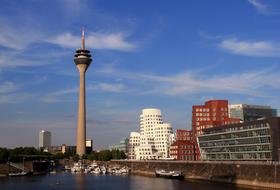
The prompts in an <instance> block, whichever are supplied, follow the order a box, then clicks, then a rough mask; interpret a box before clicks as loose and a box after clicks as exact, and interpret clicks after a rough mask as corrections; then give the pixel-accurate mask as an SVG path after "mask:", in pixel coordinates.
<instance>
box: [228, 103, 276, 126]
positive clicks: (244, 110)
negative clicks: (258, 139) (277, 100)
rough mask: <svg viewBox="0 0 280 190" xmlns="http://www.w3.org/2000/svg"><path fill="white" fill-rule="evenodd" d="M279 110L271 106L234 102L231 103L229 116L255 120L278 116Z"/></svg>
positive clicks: (245, 120)
mask: <svg viewBox="0 0 280 190" xmlns="http://www.w3.org/2000/svg"><path fill="white" fill-rule="evenodd" d="M276 116H277V110H276V109H273V108H271V107H270V106H261V105H249V104H232V105H229V117H231V118H239V119H240V120H241V121H242V122H247V121H254V120H257V119H261V118H270V117H276Z"/></svg>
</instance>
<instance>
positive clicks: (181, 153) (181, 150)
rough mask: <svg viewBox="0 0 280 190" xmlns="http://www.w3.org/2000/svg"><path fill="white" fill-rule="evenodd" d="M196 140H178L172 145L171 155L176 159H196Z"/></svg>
mask: <svg viewBox="0 0 280 190" xmlns="http://www.w3.org/2000/svg"><path fill="white" fill-rule="evenodd" d="M194 148H195V146H194V142H193V141H190V140H177V141H175V142H174V143H173V144H172V145H171V147H170V157H171V158H174V159H175V160H194V155H195V154H194V153H195V149H194Z"/></svg>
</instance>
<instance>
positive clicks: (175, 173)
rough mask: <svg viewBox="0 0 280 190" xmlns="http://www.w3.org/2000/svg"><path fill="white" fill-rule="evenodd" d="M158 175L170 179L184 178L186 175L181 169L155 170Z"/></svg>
mask: <svg viewBox="0 0 280 190" xmlns="http://www.w3.org/2000/svg"><path fill="white" fill-rule="evenodd" d="M155 174H156V177H164V178H170V179H184V175H183V173H182V172H181V171H167V170H162V169H160V170H155Z"/></svg>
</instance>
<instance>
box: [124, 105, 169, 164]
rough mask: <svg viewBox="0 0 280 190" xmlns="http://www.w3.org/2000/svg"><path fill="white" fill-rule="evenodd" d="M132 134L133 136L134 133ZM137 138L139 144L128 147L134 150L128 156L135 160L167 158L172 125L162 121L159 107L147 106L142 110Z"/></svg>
mask: <svg viewBox="0 0 280 190" xmlns="http://www.w3.org/2000/svg"><path fill="white" fill-rule="evenodd" d="M133 135H134V138H135V137H136V135H135V134H133ZM137 137H139V136H137ZM139 140H140V141H139V146H133V149H132V148H131V147H130V149H131V151H130V152H132V150H134V155H133V156H130V158H135V159H137V160H138V159H140V160H142V159H159V158H169V156H170V154H169V150H170V145H171V141H172V126H171V125H170V124H168V123H163V121H162V115H161V111H160V110H159V109H154V108H149V109H143V110H142V113H141V115H140V139H139ZM137 143H138V142H137ZM130 144H131V139H130ZM130 146H131V145H130ZM129 155H130V154H129Z"/></svg>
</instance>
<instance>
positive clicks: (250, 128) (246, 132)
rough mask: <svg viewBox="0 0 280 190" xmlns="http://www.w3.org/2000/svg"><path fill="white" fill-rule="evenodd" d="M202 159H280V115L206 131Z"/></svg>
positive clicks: (202, 142)
mask: <svg viewBox="0 0 280 190" xmlns="http://www.w3.org/2000/svg"><path fill="white" fill-rule="evenodd" d="M198 144H199V148H200V152H201V159H202V160H244V161H250V160H251V161H279V157H280V117H272V118H268V119H263V120H255V121H250V122H244V123H238V124H231V125H225V126H220V127H214V128H209V129H205V130H203V134H201V135H199V136H198Z"/></svg>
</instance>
